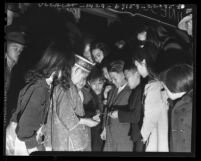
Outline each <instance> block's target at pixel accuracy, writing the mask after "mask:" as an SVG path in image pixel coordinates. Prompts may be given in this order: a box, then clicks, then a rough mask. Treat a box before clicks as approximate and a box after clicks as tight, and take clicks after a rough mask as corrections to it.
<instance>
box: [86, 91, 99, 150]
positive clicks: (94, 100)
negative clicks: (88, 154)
mask: <svg viewBox="0 0 201 161" xmlns="http://www.w3.org/2000/svg"><path fill="white" fill-rule="evenodd" d="M82 92H83V95H84V102H83V104H84V111H85V117H89V118H92V117H93V116H95V115H96V110H100V112H102V111H103V103H102V98H103V96H102V93H101V94H100V95H96V94H95V93H94V91H92V89H90V87H85V88H83V89H82ZM100 119H101V122H100V123H99V124H98V125H97V126H95V127H92V128H91V149H92V151H101V148H102V146H103V140H102V139H101V138H100V134H101V131H102V115H100Z"/></svg>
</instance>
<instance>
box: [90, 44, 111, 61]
mask: <svg viewBox="0 0 201 161" xmlns="http://www.w3.org/2000/svg"><path fill="white" fill-rule="evenodd" d="M94 49H100V50H102V51H103V55H104V57H107V56H108V55H109V52H110V49H109V46H108V45H107V44H106V43H104V42H92V44H91V53H92V50H94Z"/></svg>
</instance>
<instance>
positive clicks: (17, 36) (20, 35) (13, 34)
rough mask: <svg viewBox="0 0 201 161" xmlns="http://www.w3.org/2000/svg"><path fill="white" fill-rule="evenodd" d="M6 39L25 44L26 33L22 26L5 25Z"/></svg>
mask: <svg viewBox="0 0 201 161" xmlns="http://www.w3.org/2000/svg"><path fill="white" fill-rule="evenodd" d="M6 40H7V41H12V42H15V43H19V44H22V45H27V44H28V42H27V34H26V32H25V31H23V29H22V28H20V27H16V26H13V25H10V26H7V28H6Z"/></svg>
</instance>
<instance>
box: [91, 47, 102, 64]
mask: <svg viewBox="0 0 201 161" xmlns="http://www.w3.org/2000/svg"><path fill="white" fill-rule="evenodd" d="M92 55H93V57H94V60H95V62H97V63H101V62H102V60H103V58H104V55H103V51H102V50H100V49H98V48H97V49H93V51H92Z"/></svg>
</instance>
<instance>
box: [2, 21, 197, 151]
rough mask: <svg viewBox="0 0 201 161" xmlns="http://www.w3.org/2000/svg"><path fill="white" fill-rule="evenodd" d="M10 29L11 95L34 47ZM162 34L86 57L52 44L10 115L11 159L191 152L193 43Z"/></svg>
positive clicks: (86, 52) (96, 49) (93, 45)
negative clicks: (23, 59)
mask: <svg viewBox="0 0 201 161" xmlns="http://www.w3.org/2000/svg"><path fill="white" fill-rule="evenodd" d="M180 25H181V24H180ZM7 28H8V30H6V51H5V95H7V91H8V90H9V86H10V85H9V80H10V75H11V74H12V73H11V71H12V68H13V66H14V65H15V64H16V63H17V62H18V58H19V56H20V53H21V52H22V50H23V48H24V46H25V45H27V43H26V40H25V36H26V34H25V33H24V32H22V31H21V30H20V29H18V28H16V27H13V26H12V24H10V25H9V26H7ZM17 29H18V30H17ZM157 29H158V30H153V28H151V27H150V26H146V25H145V26H143V27H142V28H141V30H139V31H138V32H136V34H135V35H131V37H130V39H129V40H128V41H127V40H121V41H119V43H115V44H114V45H113V46H110V45H109V44H107V43H106V42H102V41H98V40H92V41H90V42H87V43H83V44H85V46H84V48H83V50H80V51H81V52H79V53H78V52H77V51H78V50H76V49H75V47H74V46H73V45H72V43H71V42H70V41H69V40H67V39H65V40H64V39H61V40H54V41H52V42H51V43H50V44H49V45H48V47H47V48H46V49H45V51H44V53H43V54H42V56H41V58H40V60H39V61H38V63H37V64H36V65H35V67H34V68H33V69H31V70H30V71H28V72H27V74H26V75H25V82H26V84H25V86H24V87H23V88H22V89H21V91H20V93H19V95H18V102H17V104H16V107H13V109H14V112H13V113H12V114H7V110H6V107H5V108H4V116H5V119H4V120H7V121H5V128H6V135H5V137H6V138H5V139H6V145H5V146H6V155H30V154H31V153H32V152H35V151H43V152H44V151H66V152H67V151H92V152H105V151H109V152H125V151H126V152H192V145H193V144H192V141H193V140H192V139H193V138H192V126H193V124H192V122H193V120H192V118H193V117H192V111H193V80H194V76H193V73H194V72H193V52H192V41H189V42H186V41H185V40H184V41H183V43H178V41H176V38H175V37H173V38H172V37H171V36H169V37H168V38H169V39H167V37H166V39H165V38H163V40H162V38H161V37H160V36H158V35H159V32H160V31H159V30H160V29H161V28H160V26H157ZM188 31H189V29H188ZM161 33H162V31H161ZM188 33H189V32H188ZM188 33H185V34H186V36H187V37H189V39H190V40H192V35H188ZM190 33H192V32H190ZM166 34H168V33H166ZM174 40H175V41H174ZM168 41H170V42H169V43H168ZM121 42H123V43H121ZM116 44H117V45H116ZM118 44H119V45H118ZM187 49H188V50H187ZM175 53H176V54H178V55H177V60H175V58H176V57H175V55H174V54H175ZM166 58H169V60H168V59H166ZM171 59H174V60H172V62H168V61H171ZM6 101H7V100H5V103H6ZM5 106H6V104H5Z"/></svg>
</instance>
